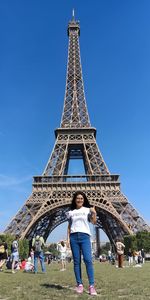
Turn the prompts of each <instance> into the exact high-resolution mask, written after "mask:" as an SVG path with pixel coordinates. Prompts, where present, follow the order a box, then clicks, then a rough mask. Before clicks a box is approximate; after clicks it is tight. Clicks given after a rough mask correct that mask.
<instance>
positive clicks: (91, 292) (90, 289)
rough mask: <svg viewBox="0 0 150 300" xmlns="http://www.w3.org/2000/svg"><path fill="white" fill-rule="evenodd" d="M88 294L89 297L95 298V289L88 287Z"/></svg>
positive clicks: (91, 286)
mask: <svg viewBox="0 0 150 300" xmlns="http://www.w3.org/2000/svg"><path fill="white" fill-rule="evenodd" d="M89 294H90V295H91V296H96V295H97V293H96V290H95V287H94V286H93V285H90V286H89Z"/></svg>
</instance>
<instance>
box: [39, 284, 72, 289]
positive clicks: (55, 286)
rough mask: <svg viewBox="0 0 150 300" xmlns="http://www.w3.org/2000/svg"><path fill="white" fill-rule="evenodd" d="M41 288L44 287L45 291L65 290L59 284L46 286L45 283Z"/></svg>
mask: <svg viewBox="0 0 150 300" xmlns="http://www.w3.org/2000/svg"><path fill="white" fill-rule="evenodd" d="M41 286H43V287H45V288H47V289H56V290H67V288H66V287H63V286H62V285H60V284H47V283H44V284H41Z"/></svg>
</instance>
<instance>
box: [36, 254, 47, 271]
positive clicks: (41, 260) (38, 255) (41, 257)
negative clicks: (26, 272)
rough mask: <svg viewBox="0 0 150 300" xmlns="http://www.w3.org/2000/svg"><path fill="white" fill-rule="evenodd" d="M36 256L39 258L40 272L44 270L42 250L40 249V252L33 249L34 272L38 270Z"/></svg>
mask: <svg viewBox="0 0 150 300" xmlns="http://www.w3.org/2000/svg"><path fill="white" fill-rule="evenodd" d="M38 258H39V259H40V264H41V269H42V272H45V264H44V255H43V251H40V252H36V251H35V252H34V272H35V273H37V271H38Z"/></svg>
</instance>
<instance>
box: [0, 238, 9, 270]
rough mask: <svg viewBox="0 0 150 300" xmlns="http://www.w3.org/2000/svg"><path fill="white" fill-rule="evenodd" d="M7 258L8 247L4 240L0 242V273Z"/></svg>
mask: <svg viewBox="0 0 150 300" xmlns="http://www.w3.org/2000/svg"><path fill="white" fill-rule="evenodd" d="M7 258H8V247H7V243H6V242H5V241H4V240H2V239H1V240H0V272H2V271H3V266H4V264H5V262H6V260H7Z"/></svg>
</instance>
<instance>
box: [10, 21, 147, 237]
mask: <svg viewBox="0 0 150 300" xmlns="http://www.w3.org/2000/svg"><path fill="white" fill-rule="evenodd" d="M79 35H80V25H79V22H78V21H76V20H75V19H74V16H73V18H72V20H71V21H70V22H69V25H68V36H69V47H68V67H67V79H66V91H65V99H64V108H63V114H62V119H61V125H60V128H58V129H57V130H56V131H55V135H56V142H55V145H54V148H53V151H52V154H51V156H50V158H49V161H48V163H47V165H46V167H45V170H44V172H43V174H42V175H41V176H35V177H34V178H33V190H32V193H31V195H30V197H29V198H28V199H27V201H26V203H25V204H24V205H23V207H22V208H21V209H20V210H19V212H18V213H17V214H16V216H15V217H14V218H13V220H12V221H11V223H10V224H9V226H8V227H7V228H6V230H5V232H9V233H11V234H18V235H19V236H20V238H24V237H26V238H29V239H31V238H32V237H33V236H34V234H35V233H36V232H37V231H38V233H39V234H41V235H43V236H44V238H45V239H47V237H48V236H49V234H50V233H51V232H52V231H53V230H54V228H56V227H57V226H58V225H59V224H61V223H63V222H65V221H66V214H65V212H66V211H67V210H68V209H69V204H70V202H71V199H72V195H73V193H74V192H75V191H76V190H82V191H84V192H85V193H86V195H87V197H88V199H89V201H90V203H91V205H94V206H95V207H96V210H97V215H98V219H97V226H98V227H100V228H102V229H103V230H104V231H105V233H106V234H107V236H108V237H109V239H110V241H111V242H112V243H114V241H115V238H116V237H122V236H123V235H124V234H132V233H135V232H137V231H141V230H147V231H150V228H149V226H148V224H146V222H145V221H144V220H143V218H142V217H141V216H140V215H139V214H138V212H137V211H136V210H135V208H134V207H133V206H132V205H131V204H130V203H129V202H128V200H127V198H126V196H125V195H124V194H123V193H122V192H121V190H120V182H119V175H112V174H111V173H110V172H109V170H108V168H107V166H106V164H105V162H104V159H103V157H102V155H101V152H100V150H99V148H98V145H97V143H96V129H95V128H93V127H91V124H90V119H89V115H88V111H87V106H86V100H85V94H84V87H83V78H82V69H81V59H80V47H79ZM70 159H82V160H83V162H84V168H85V174H84V175H83V176H81V175H74V176H71V175H69V174H68V167H69V161H70Z"/></svg>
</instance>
